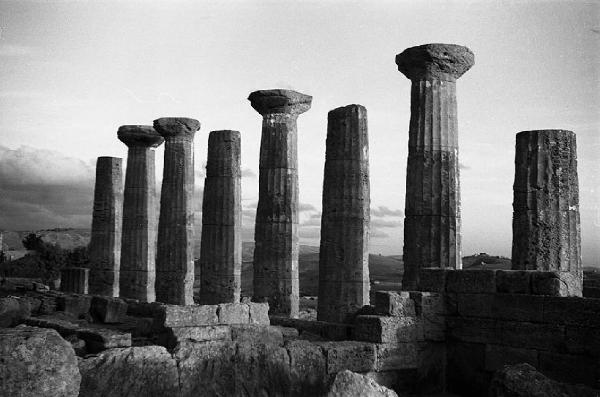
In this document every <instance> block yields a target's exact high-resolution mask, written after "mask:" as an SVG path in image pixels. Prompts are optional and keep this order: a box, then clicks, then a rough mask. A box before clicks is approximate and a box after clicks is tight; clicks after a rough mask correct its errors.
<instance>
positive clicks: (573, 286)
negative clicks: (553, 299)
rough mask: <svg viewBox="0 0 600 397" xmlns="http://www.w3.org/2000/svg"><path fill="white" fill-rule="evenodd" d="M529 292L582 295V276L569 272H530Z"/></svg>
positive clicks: (536, 293)
mask: <svg viewBox="0 0 600 397" xmlns="http://www.w3.org/2000/svg"><path fill="white" fill-rule="evenodd" d="M531 292H532V293H533V294H534V295H551V296H582V293H583V276H582V275H575V274H572V273H569V272H554V271H549V272H545V271H539V272H531Z"/></svg>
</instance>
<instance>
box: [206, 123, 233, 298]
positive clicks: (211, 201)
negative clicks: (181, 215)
mask: <svg viewBox="0 0 600 397" xmlns="http://www.w3.org/2000/svg"><path fill="white" fill-rule="evenodd" d="M240 162H241V146H240V133H239V132H238V131H211V133H210V135H209V137H208V156H207V162H206V178H205V179H204V200H203V201H202V238H201V246H200V303H202V304H217V303H231V302H239V301H240V291H241V276H242V231H241V228H242V188H241V183H242V174H241V171H240ZM196 277H198V275H196Z"/></svg>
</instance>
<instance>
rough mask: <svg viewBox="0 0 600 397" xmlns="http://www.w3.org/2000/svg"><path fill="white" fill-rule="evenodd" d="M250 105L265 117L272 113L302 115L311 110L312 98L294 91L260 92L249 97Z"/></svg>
mask: <svg viewBox="0 0 600 397" xmlns="http://www.w3.org/2000/svg"><path fill="white" fill-rule="evenodd" d="M248 100H249V101H250V104H251V105H252V107H253V108H254V110H256V111H257V112H258V113H260V114H262V115H263V116H264V115H266V114H272V113H289V114H295V115H298V114H301V113H304V112H306V111H307V110H308V109H310V105H311V103H312V96H310V95H305V94H301V93H299V92H296V91H292V90H282V89H274V90H260V91H254V92H253V93H251V94H250V96H249V97H248Z"/></svg>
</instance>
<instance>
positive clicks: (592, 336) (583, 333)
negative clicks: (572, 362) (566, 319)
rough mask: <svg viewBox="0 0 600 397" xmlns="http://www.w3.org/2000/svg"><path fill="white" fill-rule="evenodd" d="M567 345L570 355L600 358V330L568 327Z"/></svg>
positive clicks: (575, 326) (574, 326)
mask: <svg viewBox="0 0 600 397" xmlns="http://www.w3.org/2000/svg"><path fill="white" fill-rule="evenodd" d="M565 345H566V349H567V352H568V353H572V354H584V355H587V356H593V357H600V329H598V328H590V327H582V326H577V325H567V327H566V336H565Z"/></svg>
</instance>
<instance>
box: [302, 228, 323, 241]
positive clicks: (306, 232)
mask: <svg viewBox="0 0 600 397" xmlns="http://www.w3.org/2000/svg"><path fill="white" fill-rule="evenodd" d="M298 235H299V236H300V237H302V238H308V239H319V238H321V228H319V227H301V228H300V229H299V230H298Z"/></svg>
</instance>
